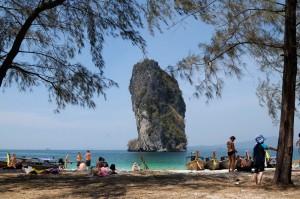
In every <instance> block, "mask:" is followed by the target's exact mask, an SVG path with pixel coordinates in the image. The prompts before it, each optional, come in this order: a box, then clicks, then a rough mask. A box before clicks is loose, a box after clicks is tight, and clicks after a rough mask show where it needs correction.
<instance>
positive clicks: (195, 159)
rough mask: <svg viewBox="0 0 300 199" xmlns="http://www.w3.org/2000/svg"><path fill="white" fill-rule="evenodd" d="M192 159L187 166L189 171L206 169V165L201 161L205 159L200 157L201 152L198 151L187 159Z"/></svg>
mask: <svg viewBox="0 0 300 199" xmlns="http://www.w3.org/2000/svg"><path fill="white" fill-rule="evenodd" d="M187 158H190V160H191V161H190V162H188V163H187V164H186V167H187V169H189V170H203V169H204V163H203V161H201V160H199V158H200V159H202V160H203V159H204V158H203V157H199V151H198V150H196V152H195V155H193V154H191V156H189V157H187Z"/></svg>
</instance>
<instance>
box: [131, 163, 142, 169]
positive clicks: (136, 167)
mask: <svg viewBox="0 0 300 199" xmlns="http://www.w3.org/2000/svg"><path fill="white" fill-rule="evenodd" d="M139 170H140V167H139V165H138V164H137V163H136V162H135V163H133V165H132V171H139Z"/></svg>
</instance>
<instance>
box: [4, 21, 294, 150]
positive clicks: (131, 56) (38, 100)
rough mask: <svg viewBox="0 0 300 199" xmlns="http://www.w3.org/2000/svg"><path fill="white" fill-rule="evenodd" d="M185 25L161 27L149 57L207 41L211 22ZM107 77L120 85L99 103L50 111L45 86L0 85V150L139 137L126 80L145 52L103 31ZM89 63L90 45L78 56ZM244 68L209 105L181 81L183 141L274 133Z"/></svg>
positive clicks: (167, 59)
mask: <svg viewBox="0 0 300 199" xmlns="http://www.w3.org/2000/svg"><path fill="white" fill-rule="evenodd" d="M186 22H187V23H186V24H180V25H178V26H176V27H173V28H170V29H165V30H164V33H163V34H159V33H157V34H156V36H155V37H152V36H150V34H149V33H148V32H147V31H142V35H143V37H144V38H145V39H146V41H147V44H148V47H147V51H148V54H147V58H149V59H153V60H155V61H157V62H158V64H159V66H160V67H161V68H162V69H165V68H166V67H167V66H168V65H174V64H175V63H177V62H178V61H180V60H181V59H182V58H183V57H185V56H187V55H188V54H189V53H193V52H196V53H197V51H198V47H197V46H198V44H199V43H200V42H209V40H210V37H211V35H212V29H211V28H209V27H207V26H205V25H204V24H202V23H200V22H199V21H195V20H193V19H186ZM103 56H104V59H105V62H106V67H105V76H106V77H107V78H110V79H113V80H114V81H116V82H117V83H118V84H119V88H111V89H109V90H106V94H107V98H106V100H105V99H104V98H103V97H101V96H100V97H97V98H94V100H95V102H96V104H97V107H96V109H87V108H82V107H79V106H72V105H68V106H67V107H66V109H65V110H62V111H61V112H60V113H58V114H57V113H54V110H55V108H56V105H55V103H50V102H49V101H48V93H47V92H46V89H45V88H44V87H38V88H34V89H33V91H32V92H26V93H23V92H19V91H18V90H17V89H16V88H14V87H11V88H6V89H5V92H2V89H1V92H0V150H1V149H46V148H50V149H70V150H76V149H81V150H88V149H89V150H126V149H127V143H128V141H129V140H132V139H135V138H137V136H138V132H137V128H136V120H135V116H134V113H133V111H132V104H131V95H130V93H129V89H128V87H129V81H130V78H131V75H132V68H133V66H134V64H136V63H137V62H139V61H142V60H143V59H144V58H145V57H144V55H143V53H142V52H141V50H140V49H139V48H138V47H136V46H132V44H131V43H130V42H129V41H123V40H121V39H112V38H108V39H107V40H106V42H105V45H104V49H103ZM77 60H78V61H80V62H82V63H86V64H90V63H91V58H90V56H89V54H88V53H87V52H84V53H83V55H81V56H80V57H78V58H77ZM248 66H249V73H248V74H246V75H245V77H244V78H243V79H242V81H239V80H236V79H227V80H226V81H225V89H224V92H223V95H222V98H221V99H214V100H212V101H210V102H209V104H206V99H205V98H204V97H201V98H200V99H196V98H193V96H192V94H193V91H194V88H193V87H191V86H189V85H188V84H187V83H186V82H183V81H181V80H179V86H180V88H181V90H182V92H183V97H184V100H185V103H186V117H185V124H186V129H185V131H186V135H187V138H188V146H197V145H217V144H223V143H224V144H225V143H226V142H227V141H228V139H229V137H230V136H232V135H234V136H235V137H236V138H237V139H236V142H237V143H238V142H243V141H249V140H253V142H254V137H255V136H256V135H257V134H259V133H261V134H263V135H264V136H265V137H273V136H278V132H279V127H278V126H274V124H273V123H272V120H271V119H270V117H269V116H268V112H267V109H266V108H264V107H261V106H260V105H259V101H258V98H257V96H256V94H255V91H256V87H257V85H258V79H257V75H259V72H258V70H257V67H256V65H255V63H253V62H249V65H248ZM299 132H300V123H299V118H296V119H295V136H294V137H295V140H296V137H297V136H298V133H299Z"/></svg>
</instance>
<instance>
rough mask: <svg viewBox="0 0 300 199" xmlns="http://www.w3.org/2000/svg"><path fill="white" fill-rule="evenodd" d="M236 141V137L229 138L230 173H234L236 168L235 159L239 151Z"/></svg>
mask: <svg viewBox="0 0 300 199" xmlns="http://www.w3.org/2000/svg"><path fill="white" fill-rule="evenodd" d="M234 140H235V137H234V136H231V137H230V138H229V141H228V142H227V152H228V157H229V161H228V170H229V172H234V168H235V159H236V157H235V153H236V152H237V151H236V150H235V146H234Z"/></svg>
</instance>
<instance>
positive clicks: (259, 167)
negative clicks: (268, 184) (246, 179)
mask: <svg viewBox="0 0 300 199" xmlns="http://www.w3.org/2000/svg"><path fill="white" fill-rule="evenodd" d="M263 171H265V163H263V164H258V163H254V173H259V172H263Z"/></svg>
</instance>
